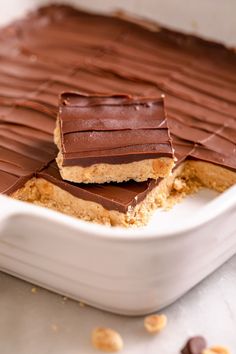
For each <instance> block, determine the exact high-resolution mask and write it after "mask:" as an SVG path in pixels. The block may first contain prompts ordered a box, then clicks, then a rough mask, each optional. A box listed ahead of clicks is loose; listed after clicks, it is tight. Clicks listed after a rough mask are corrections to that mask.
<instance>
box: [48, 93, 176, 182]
mask: <svg viewBox="0 0 236 354" xmlns="http://www.w3.org/2000/svg"><path fill="white" fill-rule="evenodd" d="M54 139H55V142H56V144H57V145H58V148H59V154H58V157H57V164H58V166H59V169H60V173H61V176H62V178H63V179H65V180H68V181H71V182H77V183H105V182H112V181H113V182H123V181H128V180H131V179H132V180H135V181H139V182H140V181H145V180H147V179H149V178H152V179H158V178H160V177H166V176H168V175H169V174H170V173H171V170H172V168H173V166H174V158H173V149H172V145H171V139H170V135H169V130H168V126H167V120H166V115H165V110H164V102H163V98H162V97H159V98H134V97H132V96H128V95H109V96H106V95H97V94H91V95H85V94H79V93H70V92H68V93H64V94H62V95H61V99H60V106H59V114H58V121H57V128H56V129H55V133H54Z"/></svg>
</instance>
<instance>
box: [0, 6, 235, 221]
mask: <svg viewBox="0 0 236 354" xmlns="http://www.w3.org/2000/svg"><path fill="white" fill-rule="evenodd" d="M143 24H144V22H142V26H143ZM0 41H1V46H0V126H1V129H0V192H1V193H4V194H7V195H10V196H12V197H14V198H17V199H21V200H25V201H30V202H33V203H36V204H40V205H44V206H47V207H50V208H53V209H55V210H58V211H61V212H64V213H67V214H70V215H74V216H76V217H80V218H82V219H85V220H90V221H96V222H100V223H105V224H110V225H124V226H130V225H143V224H145V223H146V222H147V221H148V219H149V217H150V214H151V212H152V211H153V210H155V208H156V207H157V206H159V205H163V204H164V203H165V201H166V199H167V198H168V195H169V194H170V193H171V191H172V190H173V188H177V189H179V188H181V183H180V184H178V183H177V184H176V181H179V180H178V179H181V181H182V180H183V179H184V182H185V183H189V181H192V180H197V181H198V182H199V183H201V184H203V185H205V186H207V187H210V188H214V189H216V190H218V191H223V190H225V189H226V188H228V187H229V186H231V185H233V184H234V183H236V173H235V171H236V123H235V122H236V54H235V52H234V50H230V49H227V48H225V47H224V46H222V45H219V44H216V43H213V42H207V41H204V40H202V39H199V38H196V37H193V36H187V35H183V34H180V33H177V32H173V31H170V30H167V29H163V28H159V29H158V32H151V31H150V30H149V29H146V28H144V27H141V26H140V25H138V24H134V23H131V22H129V21H127V20H122V19H117V18H113V17H109V16H101V15H92V14H87V13H84V12H81V11H78V10H75V9H73V8H71V7H67V6H48V7H44V8H41V9H39V10H38V11H36V12H33V13H31V14H30V15H29V16H28V17H26V18H25V19H23V20H20V21H17V22H15V23H13V24H11V25H10V26H8V27H7V28H5V29H3V30H1V32H0ZM72 91H74V92H83V93H84V92H87V93H89V95H90V96H91V95H92V96H96V95H97V93H98V92H99V94H100V95H105V96H110V97H112V96H113V95H115V94H116V93H117V92H122V93H124V95H123V96H121V100H125V101H129V100H130V99H131V98H132V99H137V100H138V102H142V100H143V99H144V98H145V97H161V96H162V95H163V94H164V95H165V109H166V112H167V118H168V126H169V129H170V133H171V138H172V140H173V142H172V143H173V147H174V153H175V157H176V158H177V161H176V166H175V168H174V170H173V173H172V174H170V173H169V171H170V170H171V169H172V167H173V154H172V149H171V143H170V140H169V137H168V130H167V129H166V126H165V124H166V121H165V118H166V117H165V116H164V117H162V118H164V119H162V118H161V116H159V121H158V122H159V123H160V125H161V124H162V122H163V126H162V128H163V132H164V136H162V138H163V140H160V141H161V144H162V143H163V144H164V145H165V149H166V148H167V147H168V149H167V150H165V151H164V150H162V151H161V150H158V149H159V148H160V146H158V141H154V142H153V140H152V138H151V134H150V133H153V134H154V135H155V134H156V132H157V131H158V129H159V125H158V124H159V123H158V122H157V121H155V122H154V125H153V126H147V125H145V124H146V123H147V122H143V123H144V125H143V126H141V130H142V129H143V130H146V129H147V130H148V131H149V133H148V134H145V139H147V141H145V144H144V145H145V147H143V148H144V150H142V149H141V146H140V143H137V145H135V147H137V146H138V150H132V148H133V146H132V145H129V151H128V153H127V151H126V152H125V153H124V141H122V140H120V143H119V144H120V145H121V146H118V145H119V144H118V140H116V142H115V141H113V143H114V144H115V145H113V146H112V148H111V146H110V145H109V146H107V145H106V146H105V145H103V146H102V149H100V147H99V149H98V147H95V146H93V147H92V150H91V148H90V150H89V149H88V148H86V146H87V145H86V144H87V143H86V144H85V145H84V147H83V149H82V150H80V151H78V150H77V147H78V144H77V141H78V140H77V138H78V136H79V135H80V136H81V135H83V138H84V139H85V135H84V134H85V131H86V130H84V128H82V129H81V127H80V128H79V129H78V130H76V134H79V135H76V139H75V141H76V144H75V145H76V149H74V148H75V146H73V148H72V149H71V148H70V146H71V145H70V144H69V145H68V139H67V137H69V136H70V135H71V134H72V135H73V134H74V133H75V131H73V127H72V130H71V127H70V128H68V126H70V124H69V125H68V124H66V125H67V129H69V130H68V131H67V132H65V134H63V129H62V131H61V133H60V134H58V128H57V129H56V131H57V133H55V140H56V142H57V143H58V145H59V150H60V151H59V155H58V151H57V149H56V146H55V144H54V143H53V131H54V128H55V125H56V118H57V110H58V96H59V95H60V94H61V93H62V92H72ZM84 97H85V101H86V96H84ZM67 98H68V97H67ZM71 98H72V97H69V104H66V105H64V103H63V107H64V109H65V110H67V109H71V105H70V99H71ZM62 99H64V96H62ZM76 99H77V98H76ZM73 100H74V98H73ZM73 104H74V103H73ZM61 106H62V102H61ZM89 109H91V107H89ZM92 110H93V109H92ZM64 113H65V112H63V115H62V116H61V117H59V119H58V123H57V127H58V126H59V124H61V127H62V126H63V124H64V123H63V118H65V115H64ZM90 113H92V112H90ZM103 113H104V112H103ZM103 116H104V115H103ZM107 117H108V116H107ZM65 121H66V119H65ZM108 121H109V119H108V120H107V122H104V121H103V122H102V125H103V127H102V128H101V126H99V127H98V126H97V127H96V129H98V128H99V129H98V130H96V129H95V130H94V124H95V123H96V122H91V121H90V122H89V124H90V126H89V127H88V130H87V131H90V132H91V131H96V132H99V134H106V129H104V124H107V123H108ZM124 122H125V124H126V123H127V124H129V123H128V120H127V121H126V120H124ZM124 122H123V123H124ZM62 123H63V124H62ZM96 124H97V123H96ZM109 124H110V123H109ZM59 127H60V126H59ZM126 128H127V129H123V128H122V130H130V128H131V126H126ZM136 128H137V127H136ZM136 128H135V129H134V130H138V129H136ZM157 128H158V129H157ZM76 129H77V128H76ZM91 129H92V130H91ZM109 129H110V128H109ZM112 130H113V132H112V134H113V133H114V126H112ZM119 130H120V127H118V129H117V130H116V132H119ZM131 130H132V129H131ZM150 131H151V132H150ZM129 133H131V132H129ZM116 134H119V133H116ZM158 134H159V133H158ZM153 137H154V138H155V136H153ZM84 141H85V140H84ZM129 143H130V141H129ZM131 143H132V141H131ZM117 144H118V145H117ZM152 144H153V145H152ZM150 145H152V147H153V148H154V149H153V150H152V151H151V154H150V155H149V153H150ZM68 146H69V149H68ZM114 147H115V149H121V150H122V154H121V153H120V152H119V153H117V150H116V152H115V151H112V150H113V148H114ZM105 150H109V154H105V152H104V151H105ZM121 150H119V151H121ZM91 151H92V153H91ZM98 151H103V155H102V156H99V154H98ZM146 152H148V153H147V155H146V156H148V158H146V157H145V158H144V155H145V154H146ZM160 153H162V155H160ZM126 154H127V155H129V157H130V155H132V158H135V160H132V162H129V163H127V160H126V157H127V155H126ZM57 155H58V156H57ZM89 155H90V156H89ZM108 156H112V159H111V160H109V159H107V160H106V159H105V157H108ZM88 157H91V158H93V159H94V160H92V159H91V160H90V162H89V163H88ZM113 157H114V160H113ZM124 157H125V161H124ZM55 158H57V162H58V164H59V168H60V170H59V168H58V166H57V163H56V162H55ZM79 159H80V160H79ZM158 159H164V166H165V167H166V169H163V170H162V168H158V169H157V170H156V171H154V170H155V169H153V164H152V171H151V168H150V169H144V172H142V173H141V170H142V169H141V168H138V166H139V167H140V165H139V164H140V163H144V162H147V160H152V162H154V161H155V162H156V161H158ZM82 160H83V162H82ZM85 160H86V161H87V162H86V163H85ZM68 161H70V162H68ZM111 161H115V162H116V163H115V164H114V163H111ZM124 162H126V163H124ZM70 163H71V164H70ZM72 163H73V164H72ZM132 163H135V164H136V165H135V166H137V168H135V169H131V170H132V173H133V174H131V175H129V174H127V170H126V171H125V168H127V166H128V165H129V164H132ZM104 164H106V166H105V167H106V168H107V167H110V168H111V171H112V173H110V174H109V175H108V174H107V175H106V174H105V173H104V174H103V177H102V178H103V180H102V179H100V180H97V182H99V184H95V183H94V182H95V181H96V180H95V179H92V178H95V177H94V176H95V175H94V172H93V173H87V172H88V170H87V168H91V166H94V165H97V166H96V168H98V169H99V168H101V165H104ZM107 165H109V166H107ZM114 165H115V166H116V169H114V168H113V169H112V167H114ZM117 165H118V166H117ZM119 165H121V166H119ZM125 165H126V166H125ZM157 165H158V164H157ZM158 166H159V165H158ZM161 166H163V165H161ZM74 167H75V169H76V172H73V173H71V171H72V170H71V168H73V169H74ZM77 167H79V172H78V168H77ZM103 167H104V166H103ZM118 167H119V171H118ZM63 170H64V171H63ZM85 170H87V171H85ZM161 170H162V173H163V174H161V172H160V171H161ZM142 171H143V170H142ZM163 171H165V172H163ZM60 172H61V173H62V175H63V178H61V175H60ZM64 173H66V175H64ZM145 173H146V175H145ZM151 173H155V175H152V176H151V177H152V178H151V179H148V180H146V181H143V182H136V181H134V180H133V179H136V180H137V181H142V180H144V179H146V178H147V177H148V176H149V175H150V174H151ZM68 174H69V175H70V176H69V175H68ZM71 175H72V178H71ZM85 175H86V176H87V177H86V178H85V177H84V176H85ZM98 175H99V176H100V177H99V178H101V175H102V174H101V173H100V172H99V174H98ZM65 178H67V179H70V180H73V182H70V181H67V180H65ZM96 178H98V176H97V177H96ZM129 178H132V180H129V181H127V182H122V183H117V182H110V183H104V184H100V182H102V181H104V180H106V182H108V181H114V180H115V181H117V180H119V181H121V180H126V179H129ZM74 181H75V182H74ZM78 181H83V182H86V184H85V183H81V184H79V183H78ZM88 182H93V183H88Z"/></svg>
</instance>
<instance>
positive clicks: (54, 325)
mask: <svg viewBox="0 0 236 354" xmlns="http://www.w3.org/2000/svg"><path fill="white" fill-rule="evenodd" d="M51 329H52V331H53V332H55V333H56V332H58V331H59V326H58V325H57V324H55V323H53V324H51Z"/></svg>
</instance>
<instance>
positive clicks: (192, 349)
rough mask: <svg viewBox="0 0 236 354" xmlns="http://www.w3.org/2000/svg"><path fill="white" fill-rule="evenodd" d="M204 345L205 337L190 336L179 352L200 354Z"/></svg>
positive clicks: (205, 345) (182, 353)
mask: <svg viewBox="0 0 236 354" xmlns="http://www.w3.org/2000/svg"><path fill="white" fill-rule="evenodd" d="M206 347H207V342H206V340H205V338H203V337H201V336H196V337H192V338H190V339H189V340H188V341H187V343H186V345H185V346H184V348H183V349H182V350H181V354H202V352H203V350H204V349H206Z"/></svg>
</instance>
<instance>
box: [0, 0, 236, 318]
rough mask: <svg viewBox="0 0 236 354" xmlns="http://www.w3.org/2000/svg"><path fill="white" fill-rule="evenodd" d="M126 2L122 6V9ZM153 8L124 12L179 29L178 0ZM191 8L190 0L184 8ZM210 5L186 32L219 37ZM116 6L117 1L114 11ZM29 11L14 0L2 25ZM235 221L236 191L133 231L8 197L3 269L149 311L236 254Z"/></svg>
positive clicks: (90, 299)
mask: <svg viewBox="0 0 236 354" xmlns="http://www.w3.org/2000/svg"><path fill="white" fill-rule="evenodd" d="M64 2H65V1H64ZM75 2H76V3H78V5H81V4H82V5H83V2H82V1H74V3H75ZM45 3H46V1H37V2H34V4H36V5H40V4H45ZM123 3H125V2H119V7H120V6H121V5H122V4H123ZM148 3H149V5H148V4H147V5H146V4H145V7H142V6H143V5H142V6H141V5H140V1H130V2H128V4H126V6H123V7H124V8H125V9H128V10H130V11H133V12H134V10H135V9H136V8H138V9H139V11H143V14H144V15H146V16H147V15H148V14H149V13H151V12H152V13H153V9H154V8H155V9H159V7H158V6H160V11H158V16H159V17H158V18H157V19H158V20H159V21H160V20H161V17H160V16H162V15H163V18H164V19H165V21H163V22H164V23H165V24H167V25H168V21H169V25H171V23H173V24H174V25H176V26H178V19H177V17H176V21H175V20H174V17H175V16H176V15H175V14H173V13H172V12H173V6H175V1H165V5H163V4H162V1H158V2H157V1H155V4H154V1H149V2H148ZM185 3H186V4H187V1H182V5H183V9H186V8H185V7H184V5H186V4H185ZM210 3H211V4H213V1H210V0H208V1H206V2H204V4H205V5H204V6H205V10H204V9H203V8H204V6H203V8H201V6H199V7H198V8H197V10H196V8H195V7H196V4H194V5H193V8H191V9H190V10H189V12H188V11H186V10H185V11H183V13H182V14H181V17H182V18H183V21H182V22H181V23H182V24H183V26H182V29H186V30H190V29H191V28H189V26H190V25H189V23H190V22H191V21H195V25H194V26H195V27H196V23H198V22H196V21H198V18H199V21H200V24H201V25H202V27H203V29H205V30H204V31H202V32H204V33H206V35H207V36H210V37H214V31H215V34H217V29H218V26H216V24H217V23H219V22H218V20H219V21H220V18H218V20H217V19H216V18H214V21H215V27H214V26H213V25H212V24H211V25H210V26H207V24H206V23H205V25H204V21H203V19H202V17H201V14H202V13H204V11H206V12H205V14H206V13H207V11H209V16H210V17H209V16H208V19H209V18H211V17H212V14H211V15H210V7H208V5H209V4H210ZM228 3H230V2H228ZM88 4H89V5H90V4H92V1H88V2H86V5H88ZM99 4H100V5H99ZM115 4H116V2H115V1H111V2H110V5H109V7H110V9H111V8H112V7H113V6H114V5H115ZM188 4H189V2H188ZM229 5H230V4H229ZM4 6H5V5H4ZM11 6H12V7H11ZM99 6H100V7H99ZM104 6H105V1H103V2H102V1H97V2H96V10H97V9H98V8H100V9H104ZM212 6H213V5H212ZM214 6H217V7H219V5H214ZM29 8H32V2H30V1H27V0H24V1H22V2H21V3H20V6H19V2H17V1H13V0H10V1H9V4H8V7H7V8H6V9H5V10H4V11H6V13H5V15H6V14H7V11H8V17H7V16H4V13H2V12H1V16H3V17H4V18H3V17H2V18H1V21H2V23H3V22H6V21H9V20H10V19H12V17H14V16H15V15H22V14H23V12H24V11H25V10H27V9H29ZM233 8H235V5H233V1H232V2H231V11H232V12H231V11H229V14H230V13H232V14H233V13H234V12H233ZM148 9H149V10H148ZM227 9H228V8H227V6H226V5H225V4H222V11H221V10H220V8H217V14H218V16H226V15H227V13H226V12H227ZM170 10H171V11H172V12H171V11H170ZM203 10H204V11H203ZM168 11H169V13H170V16H169V17H168V16H166V15H167V14H168ZM202 11H203V12H202ZM214 11H216V10H214ZM225 11H226V12H225ZM171 13H172V15H171ZM193 14H195V15H196V16H197V17H196V18H195V17H193ZM153 17H154V16H152V18H153ZM167 17H168V20H167V21H166V19H167ZM230 18H231V17H229V18H228V17H227V21H224V26H222V31H221V33H220V35H219V36H215V38H218V39H220V40H223V39H224V40H225V41H226V42H227V43H228V44H230V43H231V44H232V38H233V37H232V33H234V32H233V31H235V32H236V26H235V24H234V20H233V17H232V21H231V27H228V26H230ZM205 20H206V22H207V19H205ZM221 20H222V17H221ZM188 21H190V22H188ZM221 22H222V21H221ZM190 27H191V26H190ZM199 31H200V33H201V30H200V29H199ZM222 33H223V35H222ZM201 34H203V33H201ZM223 37H224V38H223ZM235 220H236V186H235V187H233V188H231V189H229V190H228V191H226V192H225V193H223V194H222V195H220V196H218V195H217V194H216V193H214V192H211V191H207V190H202V191H201V192H200V193H198V194H197V195H196V196H194V197H189V198H187V199H186V200H185V201H184V202H183V203H181V204H179V205H177V206H176V207H174V208H173V210H171V211H170V212H162V211H157V212H156V213H155V215H154V216H153V218H152V220H151V222H150V223H149V225H148V226H147V227H145V228H140V229H132V230H131V229H121V228H108V227H105V226H100V225H95V224H91V223H86V222H83V221H80V220H77V219H75V218H72V217H69V216H65V215H62V214H59V213H56V212H54V211H51V210H48V209H44V208H40V207H36V206H34V205H30V204H26V203H22V202H19V201H15V200H13V199H10V198H7V197H3V196H0V269H1V270H3V271H6V272H8V273H10V274H13V275H15V276H17V277H20V278H23V279H26V280H28V281H31V282H33V283H35V284H38V285H41V286H43V287H45V288H48V289H51V290H53V291H56V292H58V293H61V294H64V295H67V296H70V297H72V298H74V299H78V300H82V301H85V302H87V303H89V304H91V305H93V306H96V307H99V308H102V309H105V310H108V311H112V312H115V313H119V314H128V315H140V314H145V313H148V312H152V311H155V310H157V309H160V308H162V307H164V306H166V305H168V304H170V303H171V302H173V301H175V300H176V299H177V298H178V297H180V296H181V295H182V294H184V293H185V292H186V291H188V290H189V289H190V288H192V287H193V286H194V285H195V284H197V283H198V282H199V281H200V280H202V279H203V278H204V277H206V276H207V275H208V274H210V273H211V272H212V271H214V270H215V269H216V268H217V267H219V266H220V265H221V264H222V263H224V262H225V261H226V260H227V259H229V258H230V257H231V256H232V255H233V254H234V253H235V252H236V223H235Z"/></svg>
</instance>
